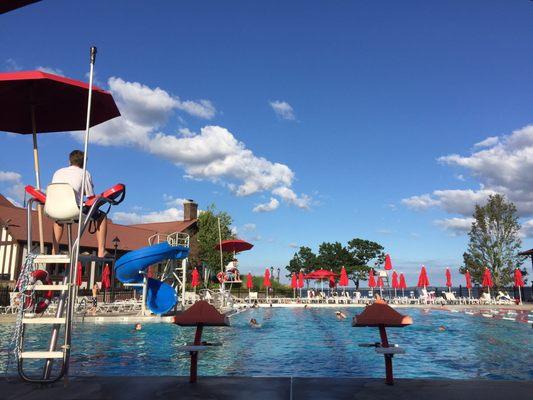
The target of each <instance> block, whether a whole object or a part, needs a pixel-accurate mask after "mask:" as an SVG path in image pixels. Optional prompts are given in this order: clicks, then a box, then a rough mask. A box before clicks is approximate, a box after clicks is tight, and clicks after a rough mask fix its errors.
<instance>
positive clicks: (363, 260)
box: [345, 238, 385, 288]
mask: <svg viewBox="0 0 533 400" xmlns="http://www.w3.org/2000/svg"><path fill="white" fill-rule="evenodd" d="M383 250H384V247H383V246H382V245H380V244H379V243H376V242H372V241H370V240H364V239H359V238H356V239H352V240H350V241H349V242H348V252H349V254H350V255H351V263H350V264H347V265H345V268H346V273H347V275H348V278H349V279H350V280H352V282H353V283H354V285H355V287H356V288H359V281H362V280H366V279H367V277H368V273H369V272H370V268H373V267H377V266H379V265H381V264H383V263H384V262H385V252H384V251H383ZM372 261H373V265H371V264H372V263H371V262H372Z"/></svg>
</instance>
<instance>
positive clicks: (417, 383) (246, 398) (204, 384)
mask: <svg viewBox="0 0 533 400" xmlns="http://www.w3.org/2000/svg"><path fill="white" fill-rule="evenodd" d="M531 393H533V381H488V380H485V381H481V380H478V381H459V380H418V379H416V380H413V379H399V380H397V381H396V384H395V385H394V386H387V385H385V384H384V383H383V380H381V379H360V378H252V377H208V378H206V377H199V380H198V383H196V384H194V385H191V384H189V383H188V381H187V378H185V377H177V378H176V377H160V376H156V377H79V378H70V379H69V381H68V382H64V381H62V382H59V383H56V384H54V385H53V386H51V387H40V386H38V385H32V384H26V383H23V382H21V381H20V380H19V379H18V378H15V377H13V378H11V379H5V378H2V379H0V398H2V399H6V400H8V399H9V400H11V399H13V400H14V399H17V400H19V399H24V400H36V399H45V400H60V399H90V400H100V399H110V400H111V399H113V400H120V399H127V400H134V399H143V400H148V399H165V400H170V399H180V400H188V399H202V400H230V399H231V400H278V399H280V400H281V399H283V400H300V399H302V400H315V399H316V400H329V399H332V400H336V399H339V400H344V399H353V400H366V399H372V400H380V399H394V400H404V399H405V400H415V399H420V398H424V399H431V400H441V399H442V400H450V399H454V400H456V399H469V400H471V399H483V400H492V399H506V400H508V399H527V398H531Z"/></svg>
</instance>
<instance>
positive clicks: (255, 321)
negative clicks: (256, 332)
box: [250, 318, 261, 328]
mask: <svg viewBox="0 0 533 400" xmlns="http://www.w3.org/2000/svg"><path fill="white" fill-rule="evenodd" d="M250 326H251V327H252V328H261V324H259V323H258V322H257V320H256V319H255V318H252V319H251V320H250Z"/></svg>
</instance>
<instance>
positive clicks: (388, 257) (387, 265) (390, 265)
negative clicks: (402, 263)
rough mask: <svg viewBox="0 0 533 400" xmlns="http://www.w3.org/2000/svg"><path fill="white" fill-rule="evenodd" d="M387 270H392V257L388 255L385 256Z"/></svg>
mask: <svg viewBox="0 0 533 400" xmlns="http://www.w3.org/2000/svg"><path fill="white" fill-rule="evenodd" d="M385 269H386V270H387V271H390V270H391V269H392V261H391V260H390V256H389V255H388V254H387V255H386V256H385Z"/></svg>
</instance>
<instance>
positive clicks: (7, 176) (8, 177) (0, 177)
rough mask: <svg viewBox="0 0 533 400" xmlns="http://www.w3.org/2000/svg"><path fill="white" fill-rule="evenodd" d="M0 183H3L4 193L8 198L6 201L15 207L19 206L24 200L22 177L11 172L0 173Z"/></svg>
mask: <svg viewBox="0 0 533 400" xmlns="http://www.w3.org/2000/svg"><path fill="white" fill-rule="evenodd" d="M0 182H5V191H6V194H7V195H8V196H6V197H9V196H11V197H9V198H8V200H9V201H11V202H12V203H13V204H15V205H20V201H22V200H23V199H24V184H23V183H22V175H20V174H19V173H18V172H13V171H0Z"/></svg>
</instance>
